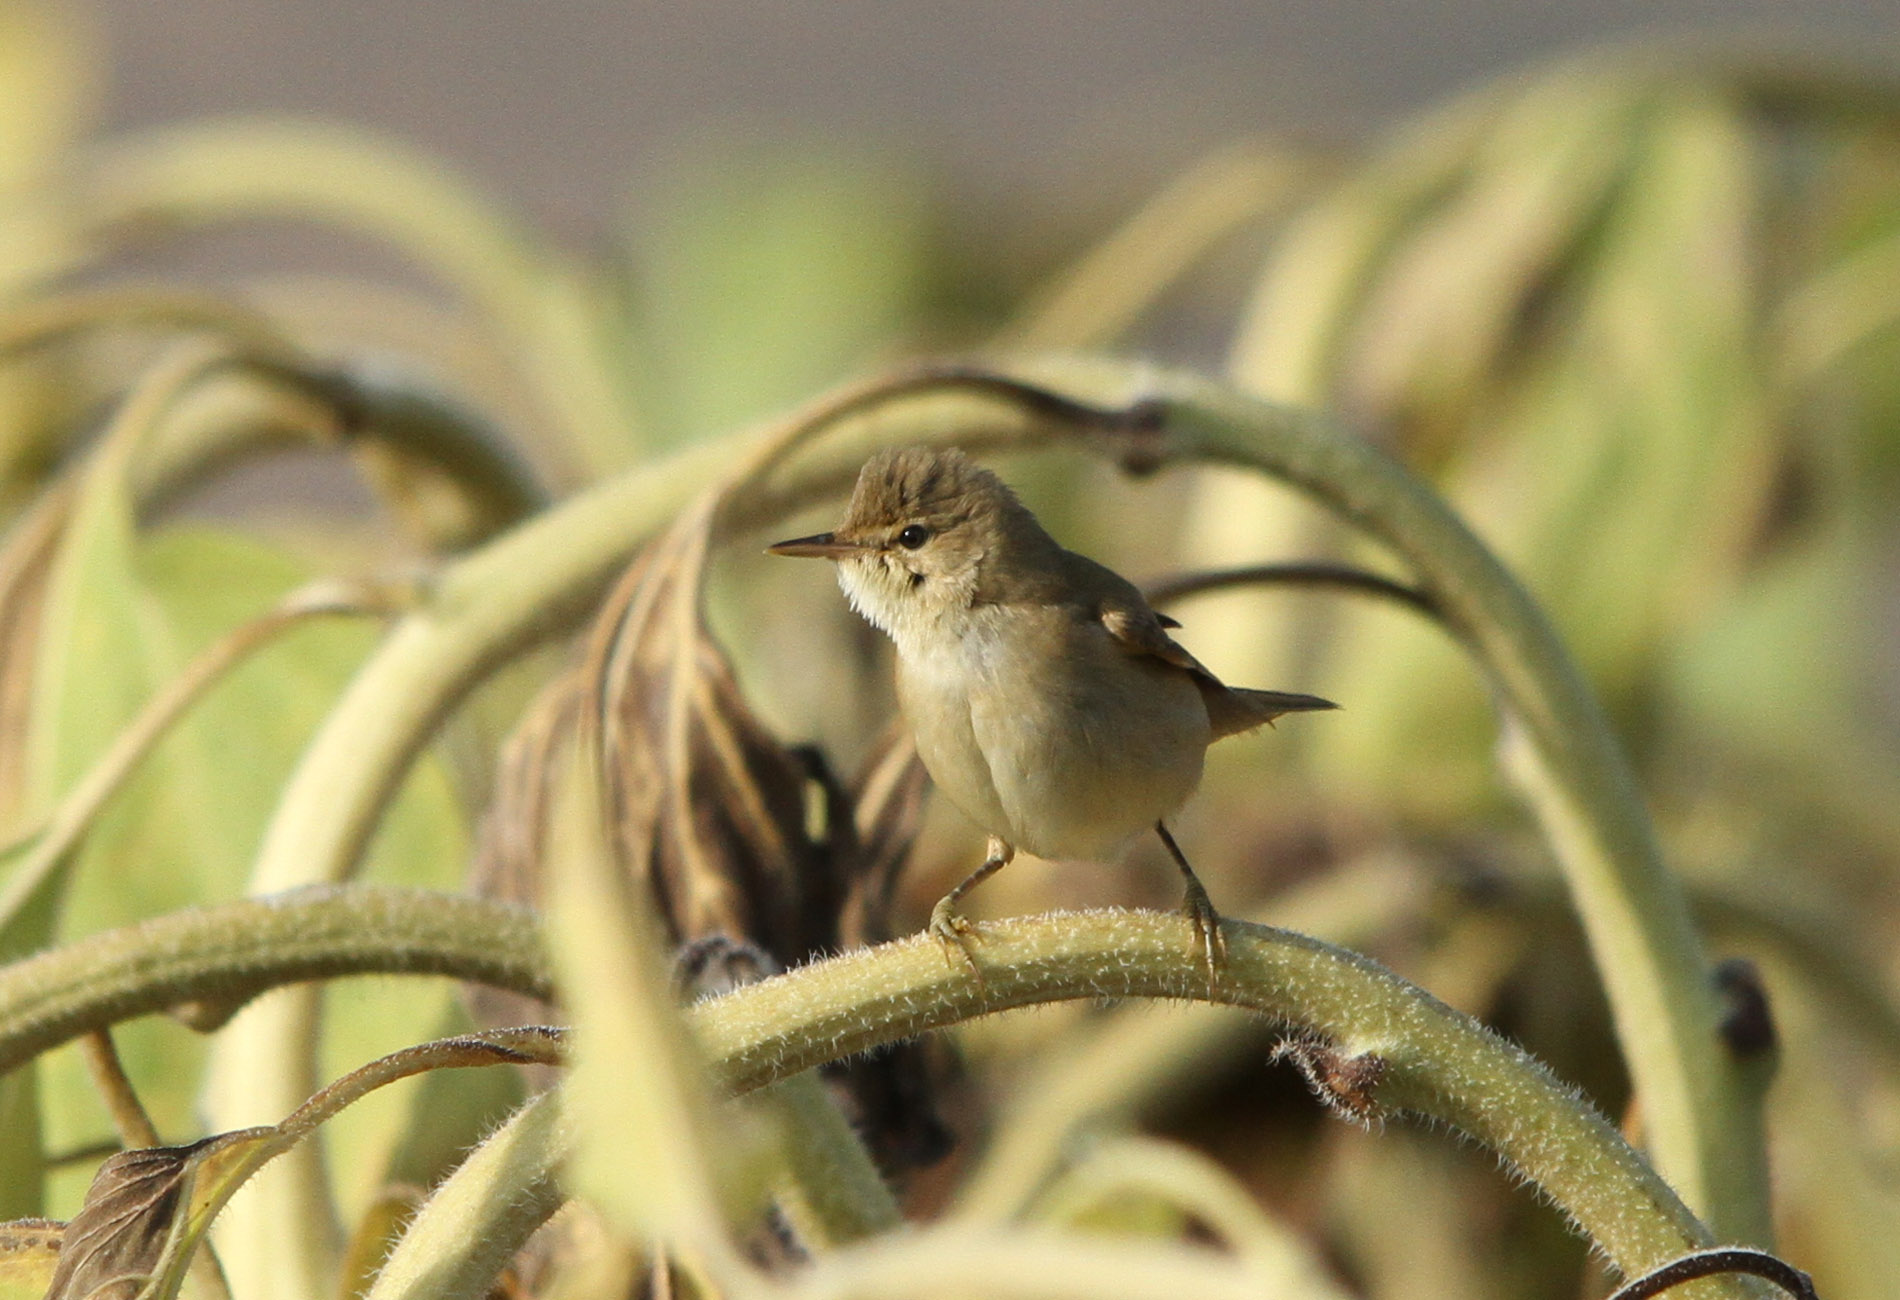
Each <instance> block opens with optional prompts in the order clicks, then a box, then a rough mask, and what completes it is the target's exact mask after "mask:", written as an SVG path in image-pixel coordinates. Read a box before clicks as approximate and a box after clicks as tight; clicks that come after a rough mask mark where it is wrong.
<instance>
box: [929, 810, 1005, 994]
mask: <svg viewBox="0 0 1900 1300" xmlns="http://www.w3.org/2000/svg"><path fill="white" fill-rule="evenodd" d="M1015 856H1016V849H1015V847H1014V846H1012V845H1009V844H1005V843H1004V842H1003V841H1002V840H1000V839H998V838H997V837H996V836H994V835H992V836H990V840H989V848H988V852H987V853H986V854H985V855H984V857H983V865H982V866H980V867H978V868H977V869H976V870H975V871H972V872H971V873H970V874H969V875H968V876H967V877H966V878H965V879H964V881H963V883H962V884H960V885H958V886H957V887H956V888H955V889H953V890H951V891H950V892H949V893H947V894H945V895H944V896H943V897H942V898H940V899H938V900H937V905H936V906H935V907H933V908H931V909H930V925H929V927H928V929H929V931H930V933H931V934H932V935H934V936H936V938H937V941H938V942H939V943H941V944H943V945H944V956H945V957H946V958H947V959H949V960H950V961H951V962H952V963H954V962H955V961H956V958H955V957H954V956H953V955H952V954H951V951H950V950H951V949H952V948H954V949H956V951H957V952H959V953H962V954H963V960H965V961H967V962H969V963H970V969H971V970H972V971H976V957H975V956H974V955H973V954H972V953H971V951H970V923H969V922H968V921H966V920H964V919H963V918H962V917H961V916H959V915H958V914H957V900H958V899H959V898H962V897H963V896H964V895H965V894H967V893H969V892H970V891H971V890H972V889H975V888H976V887H977V886H978V885H980V884H982V883H983V882H984V881H985V880H988V879H989V878H990V877H991V876H993V875H995V874H996V873H997V872H999V871H1001V870H1002V869H1003V868H1004V867H1006V866H1008V865H1009V860H1010V859H1011V858H1013V857H1015ZM977 978H979V979H981V978H982V972H981V971H977Z"/></svg>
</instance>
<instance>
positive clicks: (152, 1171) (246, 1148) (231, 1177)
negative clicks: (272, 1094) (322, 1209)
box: [46, 1129, 272, 1300]
mask: <svg viewBox="0 0 1900 1300" xmlns="http://www.w3.org/2000/svg"><path fill="white" fill-rule="evenodd" d="M271 1132H272V1130H270V1129H247V1130H244V1131H241V1132H237V1133H222V1134H219V1135H218V1136H217V1137H211V1138H206V1139H204V1140H203V1141H200V1142H193V1143H191V1144H190V1145H189V1146H179V1147H150V1148H146V1149H142V1150H137V1151H121V1152H120V1153H118V1154H117V1155H115V1156H112V1157H110V1158H109V1159H107V1160H106V1162H105V1163H104V1164H103V1165H101V1166H100V1167H99V1172H98V1173H97V1174H96V1175H94V1176H93V1180H92V1186H91V1187H90V1188H88V1189H87V1191H86V1200H85V1203H84V1204H83V1205H81V1206H80V1207H79V1213H78V1214H76V1215H74V1216H73V1219H72V1222H71V1223H69V1224H67V1225H66V1233H65V1238H64V1241H63V1242H62V1244H61V1246H60V1252H59V1264H58V1266H57V1267H56V1268H55V1269H54V1271H53V1278H52V1282H51V1284H50V1285H49V1286H48V1288H47V1291H46V1300H88V1298H91V1300H119V1298H120V1297H127V1298H129V1297H132V1296H135V1295H137V1294H138V1293H139V1291H140V1290H141V1288H143V1287H144V1286H145V1285H146V1283H148V1282H149V1281H151V1280H152V1279H153V1278H154V1277H156V1276H159V1275H160V1274H161V1273H163V1274H164V1275H165V1276H166V1277H167V1278H168V1279H169V1280H170V1282H171V1284H172V1285H171V1286H170V1287H169V1288H168V1289H165V1290H163V1291H161V1293H160V1294H163V1295H175V1294H176V1290H177V1286H178V1285H179V1284H181V1283H182V1281H183V1278H184V1266H185V1262H186V1258H187V1256H188V1255H189V1252H190V1251H191V1249H192V1248H193V1247H195V1246H196V1245H197V1243H198V1239H199V1238H200V1237H202V1236H203V1234H204V1230H205V1228H206V1227H207V1226H209V1218H210V1214H209V1210H210V1209H211V1208H212V1206H213V1204H222V1202H223V1199H224V1197H225V1196H227V1195H228V1194H229V1188H228V1187H227V1186H225V1184H227V1183H234V1182H235V1181H241V1180H242V1177H243V1176H244V1175H246V1174H248V1173H249V1172H250V1170H251V1168H253V1167H254V1166H255V1159H254V1157H255V1156H256V1155H257V1154H258V1152H259V1149H260V1144H262V1143H264V1142H265V1141H266V1140H267V1139H268V1137H269V1135H270V1134H271Z"/></svg>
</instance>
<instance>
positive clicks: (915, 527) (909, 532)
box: [897, 524, 930, 551]
mask: <svg viewBox="0 0 1900 1300" xmlns="http://www.w3.org/2000/svg"><path fill="white" fill-rule="evenodd" d="M929 540H930V530H929V529H928V528H925V527H924V526H923V525H922V524H911V525H910V526H909V527H907V528H905V529H904V531H903V532H901V533H899V534H898V535H897V544H898V545H899V546H901V547H903V548H904V549H905V550H907V551H914V550H916V549H917V548H918V547H919V546H922V545H923V544H924V543H925V542H927V541H929Z"/></svg>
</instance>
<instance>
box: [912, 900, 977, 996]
mask: <svg viewBox="0 0 1900 1300" xmlns="http://www.w3.org/2000/svg"><path fill="white" fill-rule="evenodd" d="M924 933H926V934H928V935H929V936H930V937H931V938H933V939H935V940H936V941H937V942H938V943H939V944H940V945H942V947H943V959H944V960H945V961H947V962H949V963H950V964H951V965H952V966H955V965H956V964H957V963H958V961H959V960H961V961H962V963H963V964H964V965H965V966H967V967H969V968H970V974H971V975H972V976H974V977H975V979H976V982H977V983H978V984H981V983H982V982H983V969H982V967H980V966H978V965H977V964H976V927H975V926H974V925H971V924H970V922H969V921H968V920H966V919H965V918H964V917H963V916H961V915H960V914H959V913H958V912H957V897H956V895H955V894H946V895H944V896H943V897H942V898H940V899H938V900H937V905H936V906H935V907H933V908H931V909H930V924H929V925H927V926H925V927H924Z"/></svg>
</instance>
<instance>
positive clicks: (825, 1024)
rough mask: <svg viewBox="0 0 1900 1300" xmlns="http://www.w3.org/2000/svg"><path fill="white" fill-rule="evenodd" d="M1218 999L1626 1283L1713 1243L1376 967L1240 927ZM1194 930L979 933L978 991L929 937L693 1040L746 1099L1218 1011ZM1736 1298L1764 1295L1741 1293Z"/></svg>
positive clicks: (1104, 924) (1521, 1078)
mask: <svg viewBox="0 0 1900 1300" xmlns="http://www.w3.org/2000/svg"><path fill="white" fill-rule="evenodd" d="M1224 931H1225V934H1226V938H1227V944H1228V948H1227V953H1228V955H1227V961H1226V964H1225V966H1224V967H1223V969H1222V972H1221V978H1220V982H1219V985H1218V987H1217V989H1216V992H1215V997H1214V999H1213V1000H1215V1001H1218V1002H1221V1003H1225V1004H1228V1005H1232V1006H1239V1007H1245V1008H1247V1009H1249V1010H1252V1011H1255V1012H1258V1013H1260V1014H1262V1015H1265V1016H1268V1017H1270V1018H1272V1019H1273V1020H1275V1021H1276V1022H1280V1023H1283V1024H1286V1025H1288V1026H1289V1027H1291V1028H1292V1029H1293V1030H1294V1031H1295V1032H1296V1033H1297V1034H1298V1035H1300V1036H1302V1038H1310V1039H1311V1040H1312V1041H1313V1042H1315V1043H1318V1044H1321V1045H1323V1046H1322V1048H1321V1052H1322V1055H1323V1057H1324V1059H1325V1060H1326V1061H1327V1062H1328V1063H1330V1064H1331V1065H1332V1066H1334V1067H1340V1068H1338V1069H1336V1071H1335V1077H1338V1078H1344V1079H1347V1080H1354V1079H1358V1080H1363V1081H1364V1082H1363V1083H1352V1082H1347V1083H1344V1084H1336V1085H1335V1087H1336V1088H1337V1089H1338V1095H1336V1096H1335V1097H1333V1098H1332V1100H1334V1102H1335V1103H1336V1105H1338V1106H1339V1107H1340V1108H1342V1109H1351V1110H1353V1111H1354V1112H1356V1114H1357V1115H1358V1116H1359V1117H1361V1118H1363V1119H1366V1120H1368V1121H1376V1120H1379V1119H1382V1118H1385V1117H1388V1116H1394V1115H1397V1114H1399V1113H1409V1114H1416V1115H1420V1116H1423V1117H1426V1118H1428V1119H1430V1120H1434V1121H1437V1122H1439V1123H1443V1124H1446V1125H1448V1126H1450V1127H1452V1128H1455V1129H1457V1130H1458V1131H1459V1132H1462V1133H1464V1134H1466V1135H1468V1136H1470V1137H1471V1138H1473V1139H1474V1140H1476V1141H1478V1142H1480V1143H1482V1144H1483V1145H1485V1146H1487V1147H1489V1148H1491V1149H1492V1150H1494V1151H1496V1152H1497V1153H1498V1154H1499V1155H1500V1156H1501V1157H1502V1158H1503V1159H1504V1160H1505V1161H1506V1162H1508V1164H1509V1165H1510V1166H1511V1168H1512V1169H1513V1170H1514V1171H1515V1172H1517V1173H1518V1174H1519V1175H1520V1176H1522V1177H1524V1178H1525V1179H1526V1180H1528V1181H1530V1182H1533V1183H1535V1184H1536V1185H1537V1187H1538V1188H1539V1189H1540V1190H1541V1191H1542V1192H1543V1193H1545V1194H1546V1195H1548V1196H1549V1197H1550V1198H1551V1199H1552V1200H1553V1201H1554V1202H1555V1203H1556V1204H1557V1205H1559V1206H1560V1207H1561V1208H1562V1209H1563V1210H1564V1212H1565V1213H1566V1214H1568V1215H1569V1216H1570V1217H1571V1219H1572V1220H1573V1221H1574V1222H1575V1223H1576V1224H1577V1225H1578V1227H1580V1228H1581V1229H1582V1230H1583V1231H1584V1232H1585V1233H1587V1234H1588V1235H1589V1236H1590V1238H1591V1239H1592V1240H1593V1241H1594V1242H1596V1244H1597V1245H1598V1246H1600V1247H1601V1248H1602V1249H1603V1250H1604V1252H1605V1253H1606V1254H1607V1255H1608V1256H1609V1258H1610V1259H1611V1260H1612V1261H1613V1262H1614V1263H1615V1265H1616V1266H1617V1268H1618V1269H1619V1270H1621V1271H1622V1272H1624V1273H1625V1274H1626V1275H1629V1276H1635V1275H1637V1274H1640V1273H1643V1272H1645V1271H1647V1270H1649V1269H1651V1268H1654V1267H1657V1266H1658V1265H1660V1264H1663V1263H1665V1262H1667V1261H1669V1260H1671V1259H1674V1258H1676V1257H1678V1256H1680V1255H1682V1254H1684V1253H1686V1252H1688V1251H1692V1250H1696V1249H1700V1248H1702V1247H1703V1246H1705V1245H1707V1244H1710V1243H1711V1242H1712V1241H1713V1234H1712V1233H1711V1232H1710V1230H1709V1229H1708V1228H1707V1227H1706V1226H1705V1225H1704V1224H1702V1223H1701V1222H1699V1221H1698V1220H1697V1219H1696V1217H1695V1215H1694V1214H1693V1213H1692V1212H1691V1211H1690V1210H1689V1209H1688V1207H1687V1206H1685V1205H1684V1204H1683V1203H1682V1201H1681V1199H1680V1198H1678V1197H1677V1196H1676V1195H1675V1193H1674V1192H1673V1191H1671V1190H1670V1188H1669V1186H1668V1185H1667V1184H1666V1183H1665V1182H1664V1181H1663V1180H1662V1179H1661V1178H1659V1177H1658V1176H1657V1175H1656V1173H1655V1171H1654V1170H1653V1169H1651V1168H1650V1167H1649V1165H1648V1164H1647V1163H1645V1162H1644V1160H1643V1159H1642V1157H1641V1156H1639V1155H1637V1154H1636V1152H1634V1151H1633V1150H1631V1149H1630V1147H1629V1145H1628V1144H1627V1143H1626V1142H1624V1140H1623V1139H1622V1137H1621V1136H1620V1135H1619V1134H1618V1133H1617V1131H1616V1130H1615V1128H1614V1127H1613V1126H1612V1125H1610V1124H1609V1123H1608V1121H1606V1120H1605V1119H1604V1118H1603V1117H1602V1116H1601V1115H1599V1114H1597V1113H1596V1111H1595V1110H1594V1109H1592V1108H1591V1107H1590V1106H1589V1105H1588V1104H1587V1103H1586V1102H1584V1101H1583V1100H1581V1099H1580V1098H1579V1097H1578V1095H1577V1093H1576V1092H1575V1090H1574V1089H1572V1088H1570V1087H1568V1086H1566V1085H1565V1084H1563V1083H1560V1082H1559V1081H1558V1080H1557V1079H1556V1078H1554V1077H1553V1076H1552V1075H1551V1074H1550V1072H1549V1071H1548V1070H1546V1069H1545V1068H1544V1067H1543V1066H1542V1065H1540V1064H1539V1063H1537V1062H1536V1061H1535V1060H1533V1059H1532V1058H1531V1057H1530V1056H1529V1055H1528V1054H1526V1053H1525V1052H1523V1051H1522V1050H1521V1049H1519V1048H1517V1047H1514V1046H1512V1045H1510V1044H1508V1043H1506V1042H1505V1041H1503V1040H1502V1039H1500V1038H1499V1037H1498V1036H1497V1035H1495V1034H1493V1033H1491V1032H1490V1031H1489V1030H1487V1029H1486V1028H1484V1026H1482V1025H1481V1024H1479V1023H1478V1022H1477V1021H1475V1020H1473V1019H1472V1018H1471V1017H1469V1016H1466V1015H1464V1014H1462V1013H1460V1012H1457V1011H1454V1010H1452V1009H1451V1008H1449V1007H1447V1006H1445V1005H1444V1004H1442V1003H1440V1002H1438V1001H1437V1000H1436V999H1434V998H1432V997H1431V996H1430V995H1429V994H1426V993H1424V992H1423V991H1422V990H1420V989H1418V988H1416V987H1414V986H1412V985H1410V984H1408V983H1406V982H1405V981H1404V980H1401V979H1400V978H1399V977H1398V976H1396V975H1393V974H1392V973H1391V972H1389V971H1387V970H1385V969H1384V968H1383V967H1381V966H1379V965H1378V964H1377V963H1375V962H1372V961H1370V960H1369V959H1367V958H1363V957H1360V956H1358V955H1357V954H1354V953H1351V952H1348V951H1346V950H1344V949H1340V948H1334V947H1332V946H1331V945H1328V944H1324V943H1321V942H1319V941H1318V940H1315V939H1309V938H1306V937H1304V936H1302V935H1296V934H1292V933H1289V932H1287V931H1283V930H1275V929H1271V928H1269V927H1266V926H1258V925H1251V924H1248V923H1245V922H1239V921H1231V920H1230V921H1227V922H1225V923H1224ZM1192 937H1193V936H1192V934H1191V933H1190V932H1189V930H1188V929H1187V928H1186V927H1185V926H1184V925H1183V923H1182V921H1181V919H1180V918H1179V917H1176V916H1170V915H1166V914H1162V913H1153V912H1123V911H1096V912H1083V913H1055V914H1050V915H1045V916H1036V917H1025V918H1021V919H1017V920H1011V921H1004V922H996V923H992V924H986V925H982V926H979V927H978V931H977V942H976V954H977V961H978V963H979V965H980V966H981V969H982V972H983V980H982V983H981V984H980V985H979V984H978V983H977V982H976V981H975V980H973V979H971V978H970V976H969V974H968V971H967V969H966V968H964V967H963V966H962V965H960V964H952V963H949V962H946V961H945V959H944V953H943V950H942V946H941V945H940V944H938V943H936V942H935V941H932V940H930V939H928V938H927V937H917V938H911V939H902V940H898V941H896V942H894V943H889V944H884V945H881V946H879V947H877V948H874V949H868V950H864V951H860V952H856V953H850V954H847V955H845V956H842V957H837V958H833V959H830V960H828V961H824V962H820V963H817V964H815V965H812V966H807V967H803V968H801V969H799V970H796V971H793V972H791V973H789V974H787V975H782V976H778V977H776V978H774V979H770V980H766V981H763V982H761V983H758V984H752V985H747V986H745V987H743V988H741V989H738V990H735V991H734V992H732V993H729V994H726V995H724V996H723V997H720V998H716V999H713V1000H710V1001H708V1002H703V1003H700V1004H697V1005H696V1006H694V1007H692V1008H691V1009H689V1011H688V1012H687V1019H688V1022H689V1024H690V1025H691V1026H692V1028H693V1029H694V1031H695V1033H696V1035H697V1036H698V1038H699V1040H700V1042H701V1043H702V1044H703V1045H704V1047H705V1048H706V1050H707V1053H708V1055H709V1057H710V1058H711V1060H712V1063H713V1069H714V1072H715V1075H716V1076H717V1077H718V1078H719V1079H721V1080H722V1081H723V1082H724V1083H725V1084H726V1085H727V1086H728V1087H730V1088H732V1089H734V1090H735V1091H744V1090H747V1089H750V1088H755V1087H759V1086H762V1085H765V1084H768V1083H771V1082H773V1081H775V1080H779V1079H783V1078H786V1077H788V1076H790V1075H793V1074H796V1073H797V1072H798V1071H800V1070H804V1069H807V1068H809V1067H811V1066H813V1065H816V1064H819V1063H821V1062H823V1061H827V1060H834V1059H837V1058H838V1057H841V1056H845V1055H848V1054H850V1053H852V1052H858V1051H864V1050H867V1049H869V1048H871V1047H874V1046H877V1045H878V1044H880V1043H885V1042H889V1041H891V1040H892V1039H894V1038H900V1037H905V1036H908V1035H912V1034H916V1033H920V1032H923V1031H925V1030H929V1029H934V1028H940V1027H942V1026H944V1025H947V1024H952V1023H955V1022H957V1021H960V1020H963V1019H967V1018H970V1017H973V1016H978V1015H983V1014H987V1013H989V1012H994V1011H1001V1010H1005V1009H1008V1008H1011V1007H1018V1006H1028V1005H1033V1004H1036V1003H1041V1002H1049V1001H1056V1000H1062V999H1070V998H1125V997H1162V998H1178V999H1184V1000H1202V999H1206V998H1207V972H1206V969H1205V967H1204V966H1201V965H1200V964H1199V962H1198V953H1197V949H1196V948H1195V946H1194V944H1193V943H1192V942H1191V939H1192ZM1730 1293H1732V1294H1748V1293H1749V1292H1748V1291H1747V1290H1746V1288H1745V1287H1740V1286H1739V1285H1738V1287H1737V1289H1736V1290H1734V1291H1732V1292H1730Z"/></svg>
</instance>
